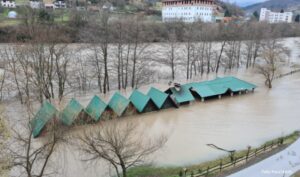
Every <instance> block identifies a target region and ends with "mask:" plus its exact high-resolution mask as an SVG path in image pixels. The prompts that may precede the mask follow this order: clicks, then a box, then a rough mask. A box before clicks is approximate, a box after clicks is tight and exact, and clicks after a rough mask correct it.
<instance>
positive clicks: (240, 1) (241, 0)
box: [224, 0, 266, 6]
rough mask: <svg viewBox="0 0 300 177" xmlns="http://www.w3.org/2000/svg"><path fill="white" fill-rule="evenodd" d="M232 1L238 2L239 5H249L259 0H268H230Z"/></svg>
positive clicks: (259, 0) (260, 0) (261, 0)
mask: <svg viewBox="0 0 300 177" xmlns="http://www.w3.org/2000/svg"><path fill="white" fill-rule="evenodd" d="M224 1H228V0H224ZM229 1H230V2H236V3H237V4H238V5H240V6H247V5H251V4H255V3H258V2H263V1H266V0H229Z"/></svg>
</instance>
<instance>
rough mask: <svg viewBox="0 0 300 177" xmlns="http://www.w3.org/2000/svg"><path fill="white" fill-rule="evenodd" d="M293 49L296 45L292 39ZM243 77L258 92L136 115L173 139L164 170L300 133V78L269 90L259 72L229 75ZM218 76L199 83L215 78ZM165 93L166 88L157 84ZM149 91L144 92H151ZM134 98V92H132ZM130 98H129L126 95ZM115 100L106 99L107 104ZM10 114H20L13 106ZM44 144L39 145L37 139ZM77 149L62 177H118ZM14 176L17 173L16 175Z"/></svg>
mask: <svg viewBox="0 0 300 177" xmlns="http://www.w3.org/2000/svg"><path fill="white" fill-rule="evenodd" d="M286 45H287V46H288V47H290V48H292V47H293V46H294V45H295V44H294V42H293V41H292V42H290V39H287V40H286ZM299 54H300V51H299V49H297V50H296V49H295V50H293V52H292V55H291V58H290V60H289V61H290V62H292V63H299ZM226 75H232V76H237V77H239V78H241V79H244V80H246V81H249V82H252V83H254V84H256V85H257V86H258V88H257V89H256V90H255V92H254V93H249V94H245V95H237V96H234V97H226V98H222V99H220V100H218V99H215V100H210V101H206V102H204V103H202V102H200V101H197V102H194V103H192V104H190V105H187V106H183V107H180V108H179V109H168V110H164V111H159V112H154V113H148V114H144V115H137V116H132V117H131V118H132V119H134V120H136V122H137V123H138V124H139V125H140V126H141V128H143V129H144V130H145V131H147V133H148V134H149V135H151V136H159V135H160V134H167V135H168V142H167V143H166V146H165V147H164V148H163V149H162V150H161V151H159V152H157V153H156V154H154V155H153V157H152V158H151V159H152V162H153V164H154V165H158V166H187V165H191V164H197V163H201V162H204V161H207V160H212V159H216V158H219V157H222V156H224V155H227V154H226V153H224V152H221V151H218V150H215V149H212V148H210V147H208V146H207V145H206V144H211V143H212V144H215V145H218V146H220V147H222V148H225V149H229V150H232V149H235V150H240V149H245V148H246V147H247V146H249V145H250V146H253V147H255V146H259V145H260V144H262V143H264V142H265V141H267V140H270V139H273V138H276V137H279V136H282V135H287V134H289V133H291V132H293V131H295V130H300V106H299V105H300V73H298V74H294V75H291V76H287V77H284V78H282V79H278V80H276V81H274V88H273V89H271V90H269V89H267V88H266V87H265V86H264V81H263V78H262V77H261V76H260V75H258V74H256V73H255V71H247V72H245V71H240V72H232V73H226ZM214 77H216V76H214V75H212V76H209V77H203V78H198V80H197V81H200V80H206V79H213V78H214ZM155 86H156V87H158V88H161V89H165V88H167V86H166V85H163V84H160V85H155ZM148 89H149V86H145V87H143V88H141V90H142V91H144V92H147V91H148ZM126 94H127V96H129V94H130V91H129V92H127V93H126ZM126 94H125V95H126ZM74 97H76V99H78V100H79V101H80V103H82V104H83V105H84V106H86V105H87V103H88V101H89V100H90V99H91V98H92V97H93V94H92V93H91V94H90V95H86V96H83V97H80V96H77V95H74ZM108 99H109V96H106V98H105V100H106V101H107V100H108ZM8 114H11V115H12V117H17V115H15V116H14V114H18V113H17V111H15V107H13V106H8ZM37 141H39V140H37ZM81 159H82V157H81V156H80V154H79V152H78V151H77V150H76V149H75V148H74V147H72V146H71V147H70V146H68V147H60V151H59V152H58V153H57V154H56V156H55V166H57V167H59V169H60V170H59V173H58V174H57V175H56V176H59V177H108V176H110V174H113V170H111V169H110V168H109V167H108V165H107V164H105V163H103V162H99V163H93V164H88V163H85V162H83V161H81ZM12 173H13V172H12Z"/></svg>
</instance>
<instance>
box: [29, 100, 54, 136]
mask: <svg viewBox="0 0 300 177" xmlns="http://www.w3.org/2000/svg"><path fill="white" fill-rule="evenodd" d="M56 113H57V110H56V108H55V107H54V106H53V105H52V104H51V103H49V102H48V101H45V102H44V103H43V105H42V107H41V108H40V109H39V111H38V112H37V114H36V115H35V117H34V119H33V120H32V121H31V122H30V124H31V127H32V128H33V132H32V134H33V137H38V136H39V135H40V133H41V131H42V130H43V128H44V127H45V125H46V124H47V122H48V121H49V120H51V119H52V118H54V117H55V116H56Z"/></svg>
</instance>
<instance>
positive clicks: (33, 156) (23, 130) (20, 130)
mask: <svg viewBox="0 0 300 177" xmlns="http://www.w3.org/2000/svg"><path fill="white" fill-rule="evenodd" d="M26 107H27V108H26V110H27V112H25V113H24V115H25V116H24V117H25V120H24V118H23V119H21V120H20V121H19V123H20V124H22V123H24V124H23V125H20V124H18V125H15V127H12V136H11V138H10V139H9V145H8V146H7V149H6V154H8V156H9V160H10V163H9V165H10V167H11V168H12V169H16V170H17V171H18V173H19V175H20V176H27V177H42V176H50V175H54V174H55V173H56V172H57V171H56V170H57V169H55V168H54V167H51V164H52V163H51V162H52V160H51V157H52V156H53V154H54V152H55V151H57V146H58V144H59V143H61V142H63V141H64V139H63V138H64V136H63V133H62V132H63V131H62V129H61V128H59V127H58V126H57V124H56V123H55V122H54V121H53V122H51V123H50V124H48V126H47V136H46V137H44V138H45V139H43V140H41V141H37V140H34V139H33V136H32V132H33V128H32V127H31V126H30V122H31V121H32V111H30V110H31V108H30V107H31V106H30V103H29V102H27V104H26ZM21 122H22V123H21Z"/></svg>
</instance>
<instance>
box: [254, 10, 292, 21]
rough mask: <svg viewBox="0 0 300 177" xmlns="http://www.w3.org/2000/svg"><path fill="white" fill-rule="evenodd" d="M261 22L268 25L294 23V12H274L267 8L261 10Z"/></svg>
mask: <svg viewBox="0 0 300 177" xmlns="http://www.w3.org/2000/svg"><path fill="white" fill-rule="evenodd" d="M259 21H265V22H268V23H292V21H293V12H272V11H271V10H268V9H267V8H261V10H260V16H259Z"/></svg>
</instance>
